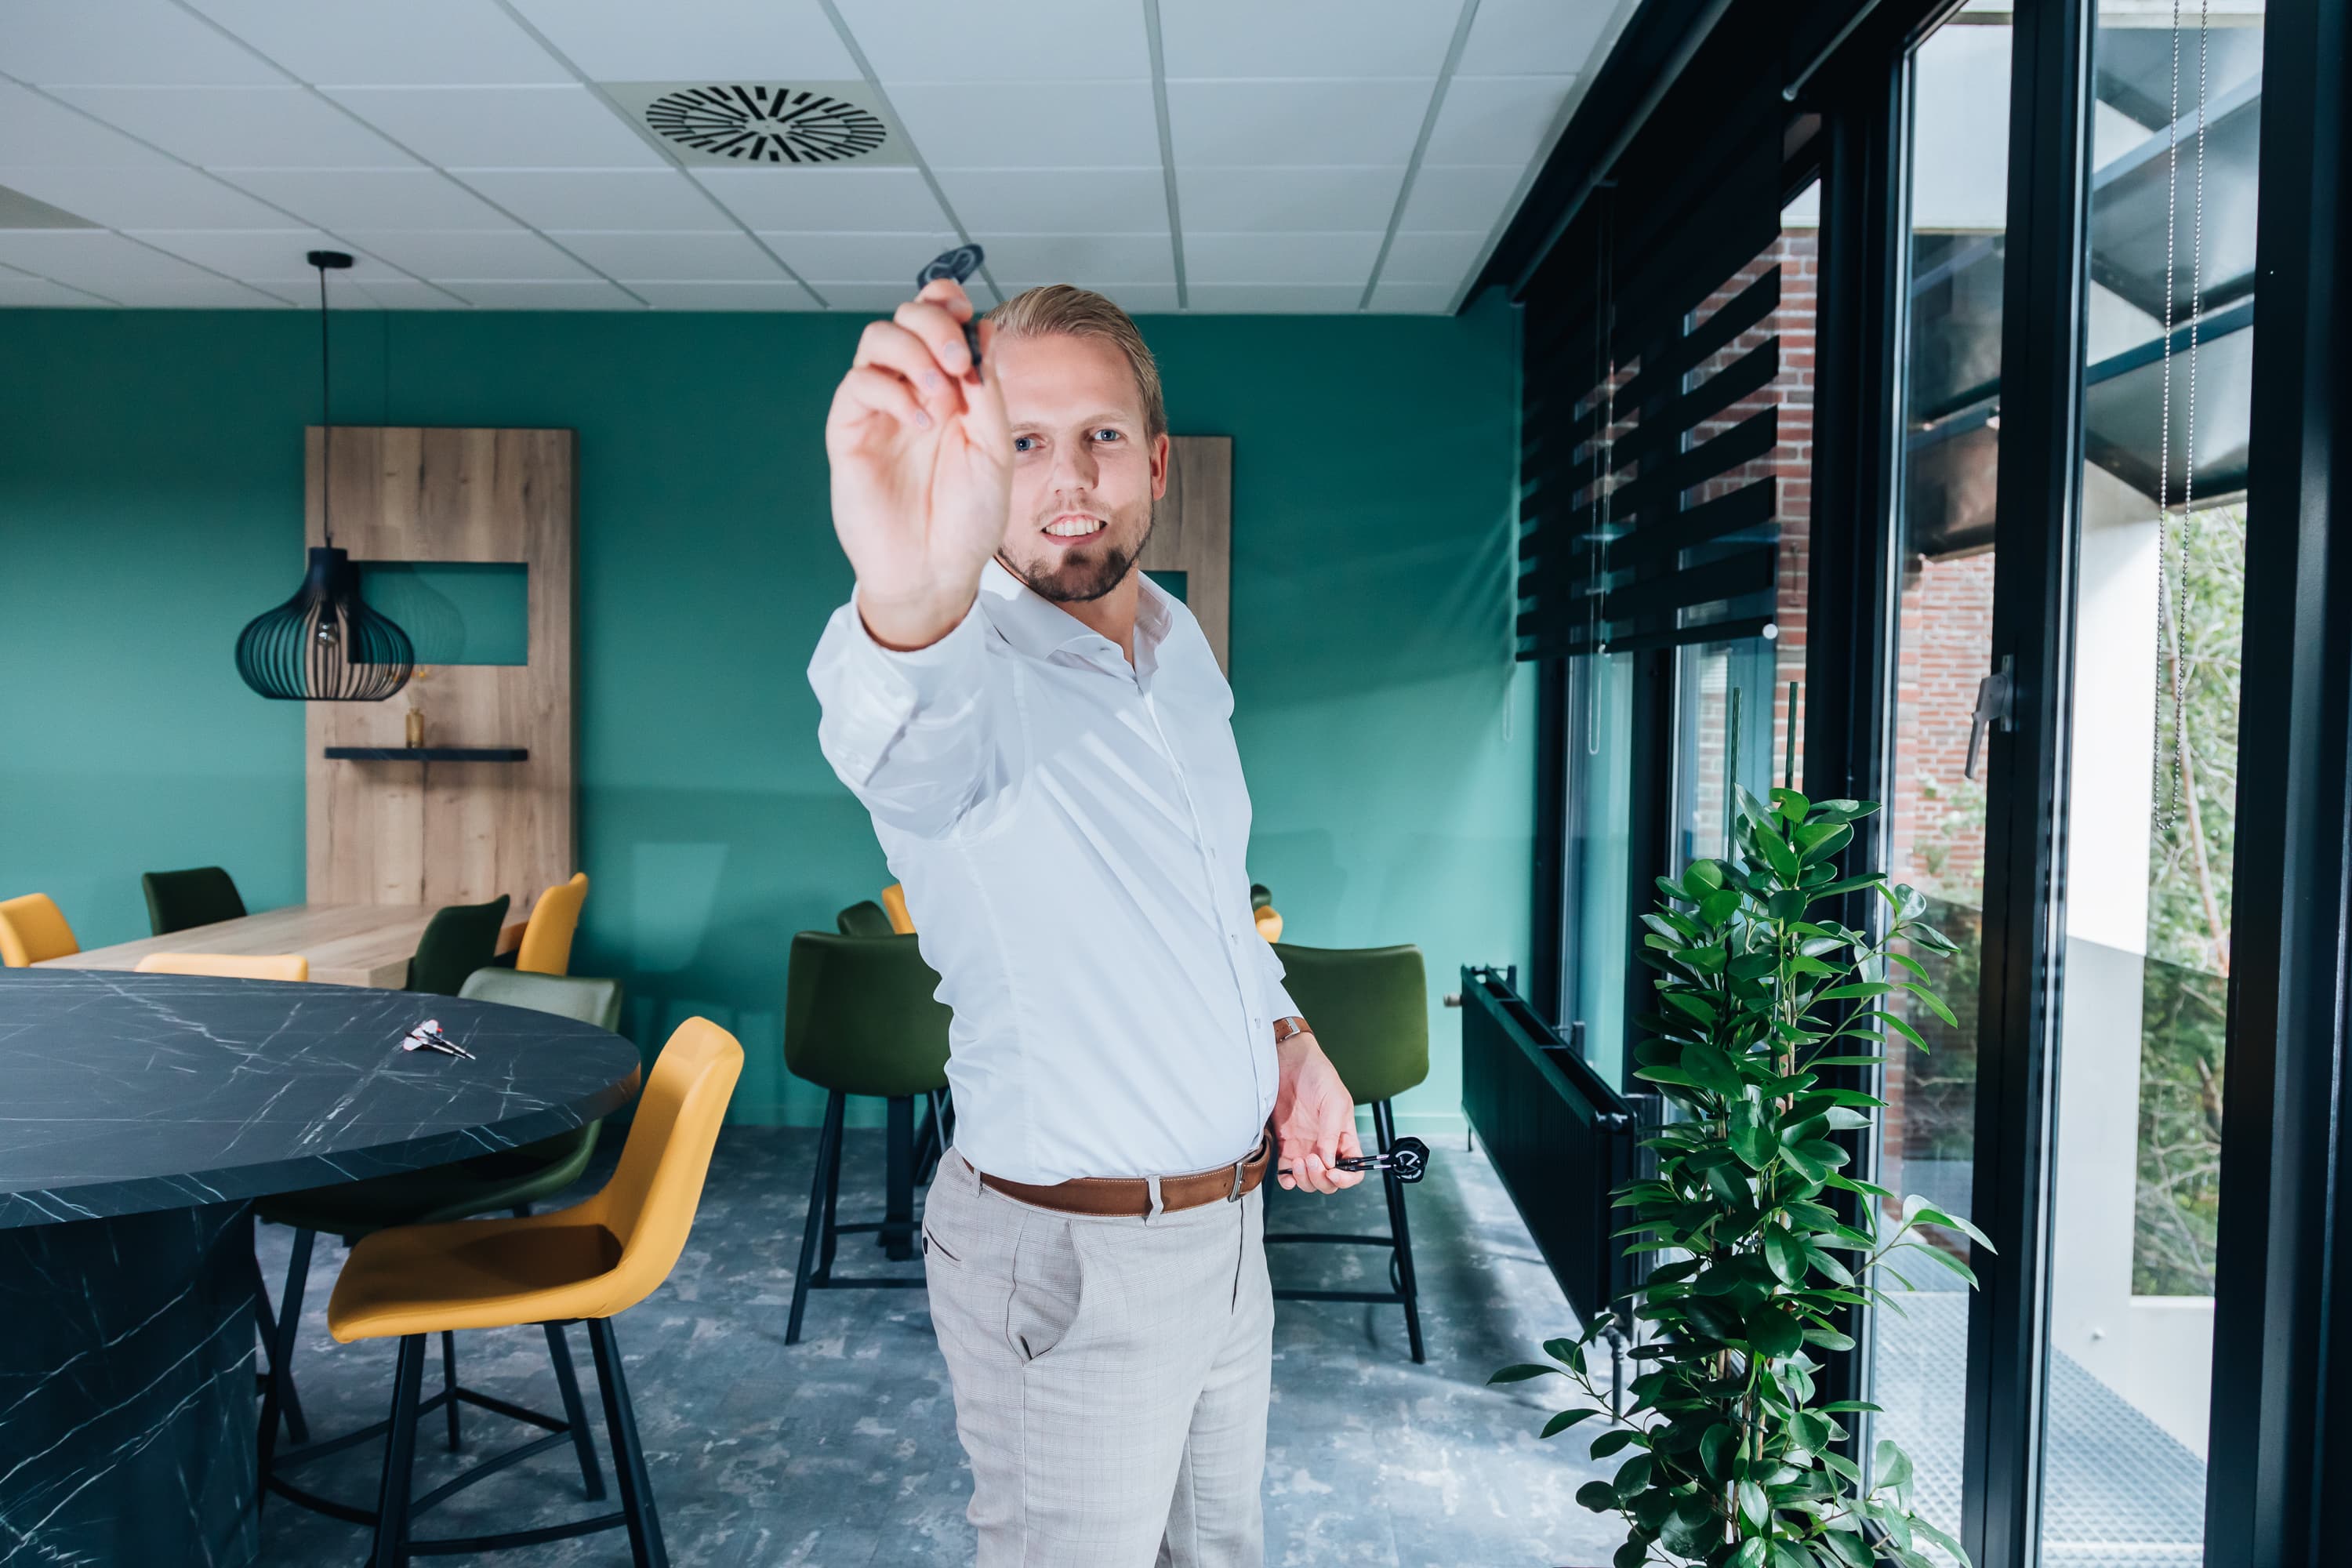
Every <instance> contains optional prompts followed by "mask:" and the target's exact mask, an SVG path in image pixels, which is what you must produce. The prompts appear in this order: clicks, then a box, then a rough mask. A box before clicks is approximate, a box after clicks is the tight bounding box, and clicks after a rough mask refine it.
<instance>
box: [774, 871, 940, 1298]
mask: <svg viewBox="0 0 2352 1568" xmlns="http://www.w3.org/2000/svg"><path fill="white" fill-rule="evenodd" d="M846 912H847V911H845V916H846ZM916 940H917V939H916V938H914V937H912V936H895V935H894V936H836V935H834V934H833V933H831V932H829V931H802V932H801V933H800V934H799V935H797V936H795V937H793V952H792V972H791V974H790V977H789V978H788V979H787V981H786V983H785V986H784V1066H785V1067H786V1068H790V1069H791V1071H792V1074H793V1077H794V1078H797V1079H801V1080H802V1081H803V1082H805V1083H813V1084H815V1085H816V1086H817V1087H818V1088H820V1089H824V1090H826V1091H828V1098H827V1100H826V1101H825V1110H824V1131H822V1132H821V1133H819V1134H818V1136H817V1151H816V1173H815V1176H814V1179H813V1180H812V1181H811V1183H810V1186H809V1213H808V1223H807V1224H806V1225H805V1226H803V1229H802V1233H801V1261H800V1268H798V1269H797V1270H796V1271H794V1273H793V1308H792V1315H791V1317H790V1318H789V1319H788V1320H787V1321H786V1322H785V1325H784V1342H785V1343H786V1344H788V1345H790V1344H798V1343H799V1342H800V1337H801V1318H802V1316H803V1313H804V1312H805V1311H806V1310H807V1307H808V1293H809V1292H810V1291H811V1290H825V1289H907V1288H919V1287H920V1286H921V1285H922V1283H923V1280H922V1277H921V1276H920V1275H913V1276H908V1277H896V1276H888V1275H861V1276H858V1277H856V1278H852V1279H835V1278H834V1274H833V1255H834V1247H835V1240H836V1238H837V1237H841V1236H842V1235H845V1234H847V1233H851V1232H858V1231H874V1232H877V1233H878V1239H879V1240H880V1242H881V1244H882V1246H883V1248H884V1252H885V1255H886V1256H887V1257H889V1258H894V1259H898V1260H902V1261H903V1260H905V1259H908V1258H913V1257H914V1256H915V1186H916V1184H917V1181H918V1177H919V1171H918V1166H919V1165H929V1166H931V1167H934V1168H935V1167H936V1163H937V1159H938V1156H937V1153H936V1152H930V1151H932V1149H933V1148H934V1146H936V1147H937V1148H942V1149H943V1148H944V1147H945V1146H946V1141H947V1140H948V1139H949V1138H950V1137H951V1136H952V1131H951V1130H952V1127H953V1123H952V1121H950V1110H949V1108H948V1105H947V1087H948V1025H949V1023H950V1020H951V1019H952V1018H953V1016H954V1015H953V1014H952V1013H950V1011H949V1010H948V1008H947V1006H946V1005H944V1004H943V1003H940V1002H939V1001H938V1000H936V999H935V998H934V996H933V994H932V993H933V992H935V991H937V990H938V989H939V984H940V977H939V975H938V974H937V973H934V972H933V971H932V969H931V966H930V965H929V964H928V963H924V962H923V955H922V953H921V952H919V950H918V949H917V947H916V945H915V944H916ZM853 1094H862V1095H870V1096H873V1097H876V1098H877V1099H880V1100H886V1101H887V1102H888V1103H887V1117H886V1125H887V1129H888V1137H887V1148H888V1155H887V1161H888V1171H887V1187H888V1194H889V1196H888V1199H887V1203H886V1205H885V1207H884V1211H883V1217H882V1218H881V1219H880V1220H879V1221H877V1222H870V1223H861V1224H857V1225H842V1224H840V1223H839V1222H838V1221H836V1220H835V1217H834V1211H835V1202H836V1200H837V1199H838V1198H839V1196H840V1194H841V1142H842V1138H841V1127H842V1120H843V1116H844V1113H845V1109H846V1106H847V1104H848V1100H849V1097H850V1096H851V1095H853ZM917 1097H921V1098H922V1099H923V1100H926V1101H928V1102H929V1116H928V1118H927V1120H926V1123H925V1136H924V1137H923V1138H922V1139H920V1140H918V1138H917V1135H916V1132H915V1124H914V1123H915V1100H916V1099H917Z"/></svg>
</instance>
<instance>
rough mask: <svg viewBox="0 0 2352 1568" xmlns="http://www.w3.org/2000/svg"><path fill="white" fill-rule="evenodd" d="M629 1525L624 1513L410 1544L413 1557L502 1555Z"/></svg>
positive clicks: (409, 1549)
mask: <svg viewBox="0 0 2352 1568" xmlns="http://www.w3.org/2000/svg"><path fill="white" fill-rule="evenodd" d="M628 1522H629V1516H628V1515H626V1514H625V1513H600V1514H598V1515H596V1516H595V1517H594V1518H593V1519H575V1520H571V1521H567V1522H565V1523H562V1524H543V1525H541V1526H540V1527H539V1528H538V1529H536V1530H509V1531H500V1532H499V1533H498V1534H496V1535H452V1536H444V1537H442V1538H441V1539H440V1540H437V1541H412V1542H409V1543H408V1554H409V1555H410V1556H411V1557H454V1556H457V1555H458V1554H459V1553H461V1552H499V1551H503V1550H505V1549H506V1548H508V1547H510V1546H538V1545H541V1544H542V1543H544V1542H550V1541H569V1540H571V1539H572V1537H573V1536H575V1535H594V1534H595V1533H597V1532H598V1531H605V1530H618V1529H620V1528H621V1527H622V1526H623V1525H625V1524H626V1523H628Z"/></svg>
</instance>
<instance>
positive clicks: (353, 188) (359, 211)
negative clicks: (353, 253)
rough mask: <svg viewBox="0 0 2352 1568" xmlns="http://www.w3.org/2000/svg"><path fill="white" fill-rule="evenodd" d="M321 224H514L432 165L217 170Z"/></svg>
mask: <svg viewBox="0 0 2352 1568" xmlns="http://www.w3.org/2000/svg"><path fill="white" fill-rule="evenodd" d="M215 173H216V174H219V175H220V176H221V178H223V179H225V180H227V181H228V182H229V183H230V184H235V185H239V186H242V187H243V188H244V189H246V190H248V191H251V192H252V193H253V194H254V195H257V196H259V197H260V198H261V199H262V200H264V201H267V202H272V203H275V204H276V205H278V206H281V207H284V208H285V209H286V210H287V211H289V212H290V213H293V214H294V215H295V216H298V217H300V218H302V219H304V220H305V221H307V222H310V223H314V224H317V225H318V226H320V228H331V229H336V230H339V231H340V230H342V229H351V228H433V229H449V228H471V229H513V228H514V227H515V226H516V225H515V223H514V220H513V219H511V218H509V217H506V216H503V215H501V214H500V213H499V211H498V209H496V208H495V207H493V206H491V205H489V204H488V202H485V201H484V200H482V198H481V197H479V196H478V195H474V193H473V192H471V191H469V190H467V189H466V187H465V186H463V185H461V184H457V182H456V181H455V180H453V179H451V178H450V177H449V176H448V175H446V174H441V173H439V172H438V171H436V170H433V169H337V170H325V169H219V170H215Z"/></svg>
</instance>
